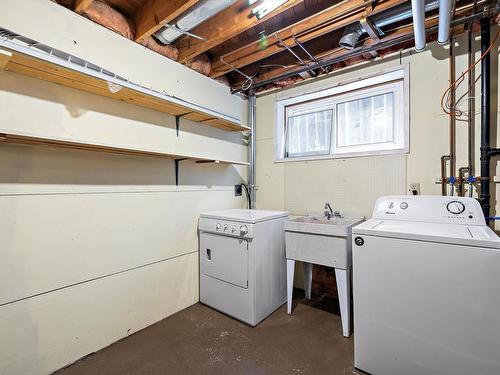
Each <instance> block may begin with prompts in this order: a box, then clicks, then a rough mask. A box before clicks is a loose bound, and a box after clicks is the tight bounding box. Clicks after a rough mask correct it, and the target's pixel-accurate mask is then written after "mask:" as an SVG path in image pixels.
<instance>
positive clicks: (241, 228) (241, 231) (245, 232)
mask: <svg viewBox="0 0 500 375" xmlns="http://www.w3.org/2000/svg"><path fill="white" fill-rule="evenodd" d="M240 233H241V235H242V236H244V235H245V234H247V233H248V227H247V226H246V225H242V226H240Z"/></svg>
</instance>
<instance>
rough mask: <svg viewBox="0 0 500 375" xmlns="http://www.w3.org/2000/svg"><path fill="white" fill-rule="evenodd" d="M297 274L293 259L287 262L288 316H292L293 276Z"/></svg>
mask: <svg viewBox="0 0 500 375" xmlns="http://www.w3.org/2000/svg"><path fill="white" fill-rule="evenodd" d="M294 273H295V261H294V260H293V259H287V260H286V298H287V299H286V307H287V312H288V315H292V298H293V274H294Z"/></svg>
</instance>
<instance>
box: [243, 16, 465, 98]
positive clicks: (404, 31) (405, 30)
mask: <svg viewBox="0 0 500 375" xmlns="http://www.w3.org/2000/svg"><path fill="white" fill-rule="evenodd" d="M468 11H470V7H464V8H463V9H461V10H460V11H458V12H457V14H456V16H458V17H465V18H467V12H468ZM470 17H472V16H469V18H470ZM438 21H439V19H438V16H437V15H436V16H432V17H430V18H428V19H427V20H426V21H425V27H426V29H427V30H428V32H431V34H432V33H433V34H435V33H436V31H437V25H438ZM462 22H463V21H462ZM455 27H457V26H455ZM412 41H413V25H407V26H403V27H400V28H398V29H397V30H395V31H393V32H391V33H390V34H387V35H385V36H383V37H380V39H378V40H377V41H375V40H373V39H371V38H370V39H367V40H366V42H365V43H364V44H363V45H362V46H360V47H357V48H355V49H353V50H346V49H344V48H342V47H336V48H333V49H331V50H329V51H326V52H323V53H321V54H318V55H316V58H317V59H318V60H320V61H321V62H322V63H321V65H322V66H323V65H328V64H331V65H333V64H338V63H339V62H342V61H346V59H359V61H366V60H364V59H363V58H362V56H363V55H365V54H368V53H370V52H372V51H380V52H381V53H382V51H385V50H387V49H390V48H391V46H396V47H397V46H401V45H402V44H404V43H408V42H412ZM385 54H386V53H384V55H385ZM304 69H305V68H304V67H303V66H296V67H294V68H290V67H286V68H285V67H279V68H276V69H272V70H269V71H265V72H261V73H260V74H259V77H258V79H256V80H254V82H253V87H254V88H258V87H262V86H265V85H267V84H269V83H272V82H274V81H276V80H278V79H283V78H287V77H291V76H293V75H296V74H298V73H299V72H301V71H303V70H304ZM242 82H243V81H238V82H235V84H234V87H236V88H238V89H236V90H234V91H235V92H239V91H240V89H239V87H240V86H241V84H242Z"/></svg>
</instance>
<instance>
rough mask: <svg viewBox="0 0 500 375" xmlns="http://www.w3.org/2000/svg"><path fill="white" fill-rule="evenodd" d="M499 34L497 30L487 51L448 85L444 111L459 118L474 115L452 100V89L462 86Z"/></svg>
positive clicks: (444, 99)
mask: <svg viewBox="0 0 500 375" xmlns="http://www.w3.org/2000/svg"><path fill="white" fill-rule="evenodd" d="M499 35H500V31H498V32H497V35H496V36H495V38H493V41H492V42H491V44H490V45H489V47H488V49H487V50H486V51H484V53H483V54H482V55H481V57H480V58H479V59H478V60H477V61H476V62H475V63H474V64H472V65H471V66H469V67H468V68H467V70H465V71H464V72H462V74H461V75H460V77H458V78H457V79H456V80H455V81H454V82H452V83H451V85H450V86H448V88H447V89H446V90H445V92H444V93H443V96H442V97H441V109H442V110H443V112H444V113H446V114H447V115H449V116H454V117H457V118H463V117H467V116H470V115H472V114H466V112H465V111H463V110H461V109H459V108H457V104H458V102H457V103H452V102H451V93H452V91H456V90H457V88H458V87H459V86H460V84H461V83H462V82H463V81H464V80H465V76H466V75H467V73H469V72H470V71H471V70H472V69H473V68H474V67H475V66H476V65H477V64H479V62H480V61H481V60H483V59H484V58H485V57H486V55H487V54H488V53H490V51H491V49H492V48H493V46H494V45H495V42H496V40H497V39H498V36H499ZM467 100H473V98H467Z"/></svg>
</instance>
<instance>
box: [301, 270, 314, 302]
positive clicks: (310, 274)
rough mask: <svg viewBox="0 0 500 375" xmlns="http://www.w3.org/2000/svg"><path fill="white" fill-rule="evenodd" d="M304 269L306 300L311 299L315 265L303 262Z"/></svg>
mask: <svg viewBox="0 0 500 375" xmlns="http://www.w3.org/2000/svg"><path fill="white" fill-rule="evenodd" d="M302 268H303V269H304V291H305V292H306V298H307V299H311V287H312V278H313V272H312V270H313V265H312V263H306V262H302Z"/></svg>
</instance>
